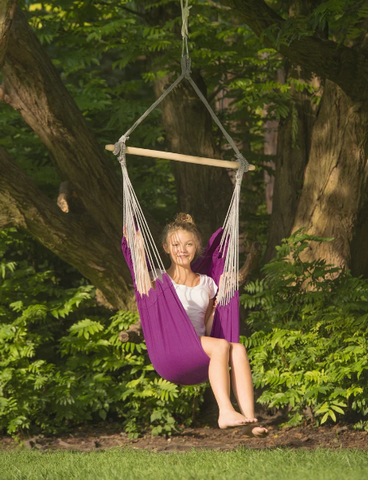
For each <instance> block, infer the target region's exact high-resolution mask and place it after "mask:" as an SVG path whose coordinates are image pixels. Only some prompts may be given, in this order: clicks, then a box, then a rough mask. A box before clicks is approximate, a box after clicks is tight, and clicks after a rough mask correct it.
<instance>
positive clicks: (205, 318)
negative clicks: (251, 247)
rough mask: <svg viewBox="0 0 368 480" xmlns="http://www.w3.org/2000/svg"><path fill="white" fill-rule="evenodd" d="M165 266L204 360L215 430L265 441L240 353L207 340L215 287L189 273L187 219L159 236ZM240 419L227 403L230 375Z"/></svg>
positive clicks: (193, 235) (192, 238)
mask: <svg viewBox="0 0 368 480" xmlns="http://www.w3.org/2000/svg"><path fill="white" fill-rule="evenodd" d="M162 244H163V248H164V250H165V252H166V253H167V254H168V255H169V256H170V259H171V265H170V267H169V269H168V270H167V273H168V275H169V276H170V278H171V280H172V282H173V285H174V287H175V290H176V292H177V294H178V297H179V299H180V300H181V302H182V304H183V307H184V309H185V310H186V312H187V314H188V317H189V319H190V321H191V322H192V324H193V326H194V328H195V330H196V332H197V335H198V336H199V338H200V341H201V344H202V347H203V350H204V351H205V352H206V354H207V355H208V356H209V357H210V364H209V380H210V384H211V388H212V390H213V393H214V395H215V398H216V401H217V403H218V407H219V418H218V425H219V427H220V428H228V427H234V426H239V425H246V426H247V428H246V431H245V433H246V434H248V435H250V436H265V435H267V433H268V432H267V429H265V428H263V427H259V426H255V425H254V424H255V423H256V422H257V419H256V418H255V417H254V399H253V384H252V376H251V371H250V366H249V361H248V357H247V353H246V350H245V348H244V346H243V345H241V344H240V343H229V342H227V341H226V340H222V339H219V338H212V337H210V336H209V335H210V333H211V328H212V323H213V319H214V314H215V308H216V300H215V295H216V292H217V286H216V284H215V282H214V281H213V280H212V278H210V277H208V276H207V275H199V274H196V273H194V272H193V271H192V269H191V262H192V260H193V259H194V257H195V255H196V253H199V252H200V250H201V236H200V234H199V232H198V230H197V227H196V225H195V224H194V222H193V219H192V217H191V216H190V215H187V214H185V213H184V214H183V213H180V214H178V215H177V217H176V219H175V221H174V222H173V223H170V224H169V225H167V226H166V227H165V229H164V232H163V236H162ZM229 365H230V367H231V383H232V388H233V392H234V394H235V397H236V399H237V401H238V405H239V408H240V411H241V413H238V412H237V411H236V410H235V409H234V407H233V406H232V404H231V401H230V374H229Z"/></svg>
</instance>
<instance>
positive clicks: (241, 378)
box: [230, 343, 267, 436]
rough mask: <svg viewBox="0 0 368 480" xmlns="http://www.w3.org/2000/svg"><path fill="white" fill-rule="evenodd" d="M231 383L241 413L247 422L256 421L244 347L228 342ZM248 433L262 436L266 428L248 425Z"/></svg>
mask: <svg viewBox="0 0 368 480" xmlns="http://www.w3.org/2000/svg"><path fill="white" fill-rule="evenodd" d="M230 366H231V383H232V388H233V392H234V395H235V397H236V399H237V401H238V405H239V408H240V411H241V413H242V414H243V415H244V417H245V418H246V419H247V420H248V422H249V423H253V422H257V419H256V418H255V416H254V392H253V382H252V372H251V370H250V365H249V360H248V355H247V352H246V350H245V347H244V346H243V345H241V344H240V343H230ZM248 430H249V432H248V433H247V434H248V435H254V436H264V435H266V434H267V429H266V428H264V427H252V426H251V425H249V427H248Z"/></svg>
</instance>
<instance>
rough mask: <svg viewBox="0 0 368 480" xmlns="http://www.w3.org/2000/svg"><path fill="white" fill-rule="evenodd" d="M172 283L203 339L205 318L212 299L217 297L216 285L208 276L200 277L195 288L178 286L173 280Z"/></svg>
mask: <svg viewBox="0 0 368 480" xmlns="http://www.w3.org/2000/svg"><path fill="white" fill-rule="evenodd" d="M170 278H171V277H170ZM171 281H172V283H173V285H174V287H175V290H176V293H177V294H178V297H179V299H180V301H181V303H182V304H183V307H184V310H185V311H186V312H187V314H188V317H189V319H190V321H191V322H192V324H193V327H194V329H195V331H196V332H197V335H198V336H199V337H203V335H204V334H205V325H204V317H205V314H206V310H207V308H208V304H209V301H210V299H211V298H214V296H215V295H216V292H217V285H216V283H215V282H214V281H213V279H212V278H211V277H208V276H207V275H200V280H199V284H198V285H196V286H195V287H187V286H186V285H178V284H177V283H175V282H174V280H173V279H172V278H171Z"/></svg>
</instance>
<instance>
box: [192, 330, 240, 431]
mask: <svg viewBox="0 0 368 480" xmlns="http://www.w3.org/2000/svg"><path fill="white" fill-rule="evenodd" d="M200 340H201V343H202V347H203V350H204V351H205V352H206V353H207V355H208V356H209V357H210V365H209V380H210V384H211V388H212V391H213V393H214V395H215V398H216V401H217V404H218V406H219V419H218V424H219V427H220V428H227V427H232V426H235V425H245V424H246V423H248V422H249V420H247V419H246V418H245V417H244V415H242V414H240V413H238V412H237V411H236V410H235V409H234V407H233V406H232V404H231V401H230V373H229V360H230V358H229V357H230V344H229V342H227V341H226V340H222V339H219V338H211V337H200Z"/></svg>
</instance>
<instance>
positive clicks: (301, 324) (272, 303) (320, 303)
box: [241, 231, 368, 428]
mask: <svg viewBox="0 0 368 480" xmlns="http://www.w3.org/2000/svg"><path fill="white" fill-rule="evenodd" d="M312 241H317V242H325V241H329V239H323V238H319V237H313V236H309V235H305V234H303V232H302V231H299V232H296V233H295V234H294V235H292V236H291V237H290V238H289V239H286V240H284V241H283V243H282V245H281V246H280V247H278V248H277V253H276V256H275V258H274V259H273V260H272V261H271V262H270V263H268V264H267V265H265V266H264V267H263V273H264V278H263V279H262V280H260V281H259V280H257V281H255V282H253V283H250V284H249V285H247V286H246V292H247V293H246V294H244V295H242V296H241V302H242V303H243V305H244V306H245V307H246V308H248V309H251V312H250V314H249V317H248V320H247V321H248V322H249V324H250V325H251V328H252V329H253V334H252V335H251V336H250V338H248V339H246V338H243V342H244V344H245V345H246V346H247V347H249V356H250V360H251V364H252V371H253V379H254V383H255V386H256V387H261V390H262V394H261V396H260V398H259V399H258V401H259V402H260V403H262V404H266V405H269V406H270V407H278V408H281V407H289V409H290V412H291V419H290V423H291V424H293V423H294V424H296V423H298V422H300V421H301V420H302V419H304V418H305V413H306V411H308V412H309V416H312V418H313V419H314V420H315V421H316V422H317V424H322V423H324V422H326V421H327V420H333V421H337V419H338V417H339V416H342V415H347V416H348V418H349V419H350V421H354V422H356V426H357V427H365V428H368V422H365V421H364V417H365V416H366V415H367V413H368V391H367V388H366V385H367V380H368V372H367V370H368V362H367V358H368V322H367V320H368V302H367V299H368V281H367V280H364V279H361V278H354V277H352V275H351V274H350V273H349V272H348V271H344V270H339V269H337V268H335V267H332V266H330V265H326V264H325V262H323V261H322V260H318V261H314V262H303V261H302V259H301V254H302V252H303V251H304V250H305V249H306V248H308V244H309V242H312ZM308 407H309V408H308Z"/></svg>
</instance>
